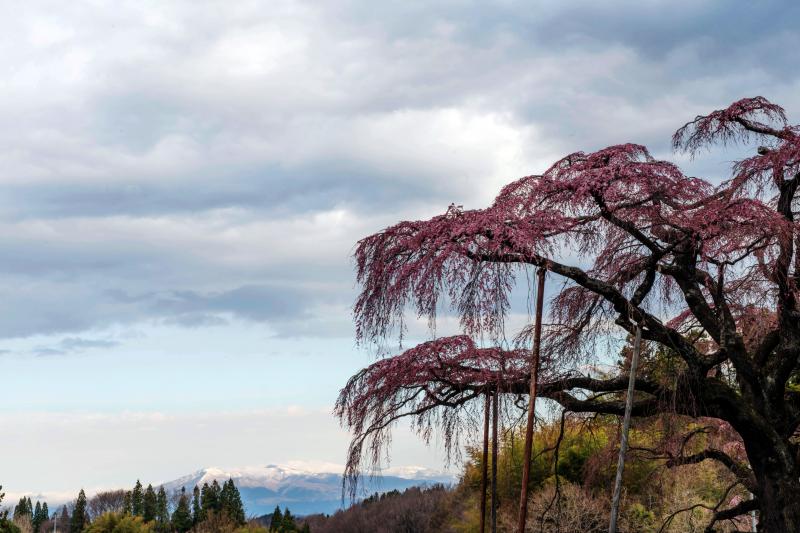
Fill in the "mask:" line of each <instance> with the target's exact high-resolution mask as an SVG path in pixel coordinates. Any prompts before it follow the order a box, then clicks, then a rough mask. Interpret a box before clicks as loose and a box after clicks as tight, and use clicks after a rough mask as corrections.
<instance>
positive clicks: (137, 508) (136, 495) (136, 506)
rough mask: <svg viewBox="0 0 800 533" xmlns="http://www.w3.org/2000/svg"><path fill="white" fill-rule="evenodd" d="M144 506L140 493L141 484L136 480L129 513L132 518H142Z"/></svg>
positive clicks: (142, 496)
mask: <svg viewBox="0 0 800 533" xmlns="http://www.w3.org/2000/svg"><path fill="white" fill-rule="evenodd" d="M143 505H144V494H143V493H142V483H141V481H139V480H138V479H137V480H136V485H135V486H134V487H133V493H132V494H131V511H132V513H131V514H133V516H142V511H143Z"/></svg>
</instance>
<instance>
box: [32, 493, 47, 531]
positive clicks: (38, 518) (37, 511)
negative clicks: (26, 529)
mask: <svg viewBox="0 0 800 533" xmlns="http://www.w3.org/2000/svg"><path fill="white" fill-rule="evenodd" d="M45 520H46V518H43V517H42V504H41V503H39V500H36V507H35V508H34V510H33V519H32V520H31V526H32V527H33V531H34V533H39V526H41V525H42V522H44V521H45Z"/></svg>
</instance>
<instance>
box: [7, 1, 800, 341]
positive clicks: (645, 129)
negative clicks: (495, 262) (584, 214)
mask: <svg viewBox="0 0 800 533" xmlns="http://www.w3.org/2000/svg"><path fill="white" fill-rule="evenodd" d="M799 11H800V6H797V5H795V4H794V3H792V2H778V1H768V2H759V3H749V4H739V5H737V6H736V7H731V5H730V4H725V3H700V2H689V1H679V2H669V3H667V2H646V3H642V2H633V1H631V2H623V3H618V4H615V5H614V6H613V7H609V6H608V5H606V4H601V3H596V2H570V3H563V2H554V1H543V2H537V3H534V4H531V3H527V2H526V3H517V2H501V3H498V4H495V5H491V6H489V5H487V4H485V3H482V2H467V3H463V2H443V3H439V4H437V5H435V6H433V5H430V4H427V3H421V4H413V3H398V4H391V5H389V4H382V5H381V6H380V7H379V8H376V6H375V4H374V3H366V2H355V1H344V0H343V1H340V2H331V3H324V4H319V3H295V2H288V1H287V2H271V3H270V4H269V6H268V7H265V5H264V4H263V3H261V2H237V4H236V6H235V8H234V6H231V4H229V3H224V2H219V3H214V2H207V3H203V4H196V3H185V4H180V3H174V4H169V5H160V6H158V8H157V9H156V8H154V7H152V6H151V7H145V6H143V5H142V4H140V3H137V2H127V3H126V2H121V3H116V4H115V5H114V6H113V7H109V8H98V7H96V6H95V7H91V8H90V7H88V6H83V5H79V4H70V5H66V4H63V3H58V2H52V3H50V2H39V3H32V4H25V5H24V6H22V5H20V6H19V13H17V16H15V17H14V18H13V19H12V18H7V19H6V20H5V21H3V22H0V29H2V30H3V31H2V32H0V35H2V37H0V54H2V57H3V62H2V63H0V65H2V67H0V68H1V69H3V72H2V75H3V79H4V80H5V82H4V84H3V86H2V87H0V146H3V148H2V149H0V168H2V169H3V171H2V172H1V173H0V187H1V188H2V194H0V296H1V297H2V298H0V312H2V313H3V316H4V317H6V318H5V319H4V320H3V321H2V322H0V337H4V338H11V337H28V336H33V335H37V334H51V333H60V334H67V335H75V337H73V338H75V339H77V338H84V337H83V334H82V333H81V332H85V331H88V330H94V329H97V328H105V327H110V326H111V325H114V324H123V325H130V324H134V323H137V322H147V321H161V322H164V323H168V324H175V325H180V326H184V327H206V326H215V327H224V326H225V324H226V323H228V322H229V321H231V320H252V321H258V322H263V323H268V324H270V325H271V327H272V329H273V330H274V331H275V333H276V334H278V335H285V336H314V335H320V334H325V335H329V334H336V332H338V331H342V330H343V329H345V328H346V320H345V319H342V318H341V317H342V315H346V313H347V309H348V306H349V304H350V302H351V301H352V296H353V279H352V271H351V264H350V261H349V259H348V256H349V254H350V253H351V252H352V249H353V245H354V243H355V242H356V240H357V239H358V238H360V237H362V236H364V235H366V234H368V233H371V232H373V231H375V230H377V229H379V228H381V227H383V226H385V225H386V224H389V223H391V222H393V221H395V220H398V219H401V218H418V217H427V216H430V215H431V214H434V213H437V212H439V211H440V210H441V209H442V208H443V207H444V206H446V205H448V204H449V203H450V202H453V201H455V202H456V203H459V204H464V205H466V206H468V207H472V206H479V205H483V204H486V203H488V202H489V201H490V200H491V197H492V196H493V194H495V193H496V192H497V190H498V189H499V188H500V186H501V185H502V184H504V183H506V182H507V181H510V180H511V179H513V178H515V177H517V176H520V175H523V174H528V173H532V172H537V171H541V170H543V169H544V168H545V167H546V166H547V165H548V164H549V163H550V162H552V161H553V160H554V159H555V158H556V157H559V156H561V155H563V154H564V153H567V152H570V151H573V150H578V149H584V150H591V149H596V148H599V147H601V146H605V145H608V144H612V143H618V142H626V141H635V142H643V143H645V144H648V145H650V146H651V147H652V148H653V149H654V151H655V152H656V153H657V154H658V155H660V156H670V157H671V154H670V152H669V148H668V141H669V136H670V134H671V132H672V131H673V130H674V129H675V128H677V127H678V126H680V124H681V123H682V122H683V121H685V120H688V119H690V118H692V117H693V116H694V115H695V114H697V113H700V112H705V111H708V110H710V109H713V108H716V107H719V106H723V105H726V104H727V103H729V102H730V101H732V100H734V99H737V98H740V97H743V96H749V95H755V94H763V95H764V96H767V97H769V98H772V99H773V100H775V101H777V102H779V103H781V104H783V105H785V106H786V107H787V109H788V111H789V113H790V115H793V116H795V117H796V121H798V122H800V97H799V96H797V94H798V92H797V87H798V74H797V73H796V72H795V70H796V69H794V68H793V66H794V63H795V60H794V53H795V50H796V49H797V45H798V44H800V43H798V40H799V39H800V37H798V33H797V32H796V31H795V29H794V27H793V23H794V21H795V20H797V18H798V15H800V13H799ZM736 154H737V152H726V153H721V152H720V153H717V152H714V153H712V154H711V155H710V157H708V158H706V159H701V160H698V161H696V162H690V161H685V160H682V161H681V162H682V163H684V164H686V168H687V169H688V171H689V172H691V173H694V174H703V175H710V176H713V177H719V176H721V175H723V174H724V172H725V169H726V167H727V164H728V163H729V161H730V160H731V159H733V158H735V157H736ZM334 310H335V311H334ZM79 333H80V334H81V336H80V337H78V336H77V335H78V334H79ZM349 333H350V331H349V330H346V331H345V332H344V333H343V334H349ZM87 338H88V337H87ZM83 348H85V349H89V348H90V347H89V346H85V347H83ZM83 348H81V347H79V346H73V347H67V346H61V347H59V346H56V347H55V348H51V349H55V350H64V351H70V350H72V351H75V350H78V349H83ZM107 348H109V349H112V348H113V347H111V346H108V347H107Z"/></svg>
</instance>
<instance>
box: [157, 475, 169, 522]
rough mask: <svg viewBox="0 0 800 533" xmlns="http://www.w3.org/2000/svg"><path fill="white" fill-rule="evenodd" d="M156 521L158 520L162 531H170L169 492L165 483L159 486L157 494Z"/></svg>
mask: <svg viewBox="0 0 800 533" xmlns="http://www.w3.org/2000/svg"><path fill="white" fill-rule="evenodd" d="M156 522H158V529H159V530H160V531H164V532H168V531H169V530H170V529H171V528H170V523H169V505H168V504H167V492H166V491H165V490H164V485H161V486H160V487H158V494H156Z"/></svg>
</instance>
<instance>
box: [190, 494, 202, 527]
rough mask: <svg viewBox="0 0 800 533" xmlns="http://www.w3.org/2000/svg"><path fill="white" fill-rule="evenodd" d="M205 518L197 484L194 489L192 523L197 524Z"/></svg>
mask: <svg viewBox="0 0 800 533" xmlns="http://www.w3.org/2000/svg"><path fill="white" fill-rule="evenodd" d="M202 519H203V508H202V507H201V506H200V489H199V488H198V487H197V485H195V486H194V490H193V491H192V524H197V523H198V522H200V520H202Z"/></svg>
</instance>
